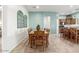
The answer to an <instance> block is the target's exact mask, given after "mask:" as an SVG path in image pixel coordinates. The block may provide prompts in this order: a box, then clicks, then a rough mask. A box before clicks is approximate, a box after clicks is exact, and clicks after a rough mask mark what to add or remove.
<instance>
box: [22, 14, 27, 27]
mask: <svg viewBox="0 0 79 59" xmlns="http://www.w3.org/2000/svg"><path fill="white" fill-rule="evenodd" d="M23 22H24V27H27V16H26V15H24V19H23Z"/></svg>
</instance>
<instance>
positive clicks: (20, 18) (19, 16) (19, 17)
mask: <svg viewBox="0 0 79 59" xmlns="http://www.w3.org/2000/svg"><path fill="white" fill-rule="evenodd" d="M17 28H23V12H22V11H21V10H18V11H17Z"/></svg>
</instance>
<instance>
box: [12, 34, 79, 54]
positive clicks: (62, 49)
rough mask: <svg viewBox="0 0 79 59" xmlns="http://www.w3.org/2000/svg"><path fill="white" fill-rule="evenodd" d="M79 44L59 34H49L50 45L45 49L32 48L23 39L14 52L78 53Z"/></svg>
mask: <svg viewBox="0 0 79 59" xmlns="http://www.w3.org/2000/svg"><path fill="white" fill-rule="evenodd" d="M78 52H79V44H74V43H72V42H69V41H67V40H65V39H63V38H60V37H58V36H57V35H52V34H51V35H49V46H48V48H46V49H45V50H44V51H42V50H41V48H39V49H34V48H30V47H29V45H28V43H26V44H25V41H22V42H21V43H20V44H19V45H18V46H17V47H16V48H14V49H13V50H12V53H78Z"/></svg>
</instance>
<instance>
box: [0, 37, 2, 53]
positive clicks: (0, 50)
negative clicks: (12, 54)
mask: <svg viewBox="0 0 79 59" xmlns="http://www.w3.org/2000/svg"><path fill="white" fill-rule="evenodd" d="M1 41H2V38H0V53H1V52H2V46H1V45H2V42H1Z"/></svg>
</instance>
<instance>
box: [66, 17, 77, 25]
mask: <svg viewBox="0 0 79 59" xmlns="http://www.w3.org/2000/svg"><path fill="white" fill-rule="evenodd" d="M70 24H76V19H74V18H66V19H65V25H70Z"/></svg>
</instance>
